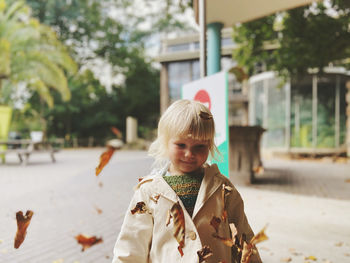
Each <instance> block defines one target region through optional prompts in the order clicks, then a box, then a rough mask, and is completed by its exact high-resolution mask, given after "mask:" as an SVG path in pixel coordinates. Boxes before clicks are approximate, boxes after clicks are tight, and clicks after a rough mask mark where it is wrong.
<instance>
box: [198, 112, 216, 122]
mask: <svg viewBox="0 0 350 263" xmlns="http://www.w3.org/2000/svg"><path fill="white" fill-rule="evenodd" d="M199 117H200V118H201V119H203V120H210V119H212V118H213V116H212V115H211V114H209V113H207V112H205V111H201V112H200V113H199Z"/></svg>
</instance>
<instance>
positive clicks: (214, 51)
mask: <svg viewBox="0 0 350 263" xmlns="http://www.w3.org/2000/svg"><path fill="white" fill-rule="evenodd" d="M222 27H223V24H222V23H210V24H208V25H207V32H208V60H207V73H208V76H209V75H212V74H215V73H217V72H220V71H221V60H220V59H221V29H222Z"/></svg>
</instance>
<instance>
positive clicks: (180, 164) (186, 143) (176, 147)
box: [168, 138, 209, 174]
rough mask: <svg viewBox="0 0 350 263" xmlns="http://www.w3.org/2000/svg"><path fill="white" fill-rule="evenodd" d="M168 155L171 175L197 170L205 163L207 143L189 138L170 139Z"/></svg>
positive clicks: (207, 149)
mask: <svg viewBox="0 0 350 263" xmlns="http://www.w3.org/2000/svg"><path fill="white" fill-rule="evenodd" d="M168 154H169V159H170V162H171V165H170V168H169V171H170V173H171V174H184V173H190V172H195V171H197V170H199V169H200V168H201V167H202V165H203V164H204V163H205V162H206V161H207V159H208V154H209V145H208V141H204V140H196V139H191V138H175V139H170V141H169V144H168Z"/></svg>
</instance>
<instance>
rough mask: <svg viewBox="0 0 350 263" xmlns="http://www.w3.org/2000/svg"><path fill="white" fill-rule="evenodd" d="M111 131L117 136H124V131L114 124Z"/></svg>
mask: <svg viewBox="0 0 350 263" xmlns="http://www.w3.org/2000/svg"><path fill="white" fill-rule="evenodd" d="M111 131H112V132H113V133H114V135H115V136H117V138H119V139H120V138H122V136H123V135H122V132H121V131H120V130H119V129H118V128H116V127H114V126H112V127H111Z"/></svg>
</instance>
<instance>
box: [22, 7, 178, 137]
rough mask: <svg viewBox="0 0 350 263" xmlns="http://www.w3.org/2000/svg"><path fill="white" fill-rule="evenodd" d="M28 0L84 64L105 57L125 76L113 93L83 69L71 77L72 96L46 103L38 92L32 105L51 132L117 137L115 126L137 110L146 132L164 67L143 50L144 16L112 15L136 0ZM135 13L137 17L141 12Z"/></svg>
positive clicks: (122, 125) (154, 111) (122, 127)
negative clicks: (110, 13)
mask: <svg viewBox="0 0 350 263" xmlns="http://www.w3.org/2000/svg"><path fill="white" fill-rule="evenodd" d="M27 3H28V4H29V5H30V6H31V7H32V10H33V15H34V16H36V17H37V18H38V19H39V20H40V21H41V22H42V23H45V24H46V25H48V26H50V27H52V28H54V29H55V30H56V32H57V34H58V36H59V38H60V40H61V41H62V42H64V43H66V45H68V46H69V50H70V52H71V54H72V55H73V57H74V58H75V59H76V60H77V61H78V64H79V65H81V66H86V65H88V64H93V63H94V61H95V60H96V59H102V60H103V61H105V62H106V63H110V64H111V65H112V70H113V74H116V75H117V74H119V75H122V76H124V79H125V81H124V82H123V83H121V84H119V86H113V88H112V91H111V92H109V93H108V92H106V89H105V87H103V86H102V85H101V83H100V82H99V81H98V80H97V79H96V78H95V76H94V74H93V73H92V72H91V71H89V70H87V71H83V72H82V73H80V74H78V75H75V76H71V78H70V79H69V83H68V85H69V89H70V90H71V95H72V96H71V97H72V98H71V100H70V102H69V103H67V102H64V101H62V100H61V99H60V98H59V97H58V96H57V94H56V95H55V107H54V108H52V109H47V108H46V107H43V106H42V104H41V103H40V100H39V98H38V97H37V96H33V97H32V98H31V99H30V101H29V102H30V107H29V108H30V109H31V111H32V112H41V114H42V116H43V118H44V119H46V120H47V127H48V128H47V132H48V134H49V135H52V134H55V135H56V136H58V137H66V136H67V137H79V138H82V137H85V138H86V137H88V136H94V137H96V138H108V137H113V136H114V135H113V134H112V132H111V131H110V127H111V126H115V127H118V128H119V129H120V130H122V131H124V130H125V119H126V117H127V116H133V117H135V118H137V119H138V124H139V128H140V135H141V136H147V134H149V133H150V132H149V131H150V130H151V129H153V127H155V125H156V122H157V118H158V115H159V72H158V70H155V69H154V68H153V67H152V64H151V62H150V61H147V59H146V57H145V54H144V42H143V40H144V39H145V38H147V37H149V35H150V32H146V31H142V30H138V29H137V24H138V23H141V22H143V21H144V20H145V18H144V17H141V16H139V17H138V19H136V20H135V19H130V21H121V20H120V19H115V18H112V17H110V16H108V15H107V13H108V12H107V11H109V9H111V8H119V9H120V8H124V9H125V10H126V8H127V7H130V5H131V2H130V1H119V2H113V1H108V0H105V1H97V0H92V1H85V0H71V1H55V0H27ZM108 4H109V6H108ZM119 11H120V10H119ZM131 16H132V17H133V18H135V17H136V18H137V14H131ZM169 24H171V23H169ZM159 28H160V26H159ZM168 28H169V25H168ZM82 51H84V52H82Z"/></svg>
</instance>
